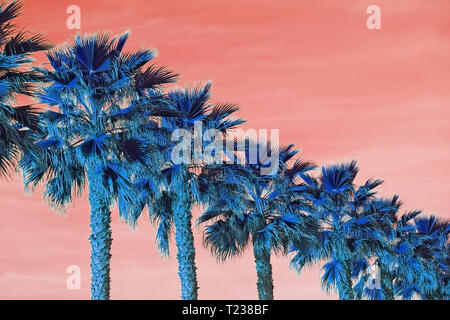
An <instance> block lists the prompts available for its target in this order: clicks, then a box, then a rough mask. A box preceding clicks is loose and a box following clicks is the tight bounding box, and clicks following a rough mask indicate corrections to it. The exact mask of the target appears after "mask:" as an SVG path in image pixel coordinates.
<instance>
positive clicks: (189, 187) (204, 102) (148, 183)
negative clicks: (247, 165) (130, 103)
mask: <svg viewBox="0 0 450 320" xmlns="http://www.w3.org/2000/svg"><path fill="white" fill-rule="evenodd" d="M210 89H211V83H207V84H206V85H204V86H200V87H194V88H193V89H189V88H186V89H178V88H176V89H173V90H171V91H170V92H169V93H168V98H169V100H170V101H171V104H172V107H173V109H174V110H176V111H177V112H179V115H178V116H176V117H163V118H162V122H161V123H160V124H159V125H158V124H154V123H153V124H151V125H149V126H148V128H149V129H150V130H152V131H156V132H157V134H158V135H159V138H160V139H159V146H160V148H161V149H163V150H165V152H166V161H165V162H164V163H161V165H160V166H159V167H158V168H159V169H160V170H159V172H155V170H154V169H155V168H152V171H151V172H147V175H146V177H145V178H144V179H140V180H139V181H137V182H136V186H137V189H138V190H140V191H141V197H140V201H139V203H140V205H139V206H138V207H137V208H138V209H137V212H136V214H135V218H136V219H137V218H138V217H139V215H140V214H141V212H142V210H143V209H144V207H145V206H146V205H147V206H148V211H149V217H150V219H151V221H152V222H154V223H156V224H157V225H158V232H157V236H156V241H157V243H158V247H159V249H160V251H161V253H162V254H163V255H169V240H170V236H171V233H172V231H173V229H174V231H175V242H176V246H177V261H178V275H179V277H180V282H181V298H182V299H183V300H194V299H197V297H198V285H197V275H196V266H195V247H194V237H193V233H192V226H191V220H192V213H191V210H192V206H193V205H194V204H199V203H200V201H201V200H200V190H199V188H198V182H197V175H196V171H198V168H199V167H200V166H201V165H202V163H204V162H205V158H204V157H203V153H202V152H200V154H198V153H196V150H195V146H194V147H192V146H191V145H189V146H187V148H188V149H189V151H188V153H190V154H197V158H196V159H194V161H195V162H194V163H192V162H182V163H178V162H174V161H173V157H172V153H173V152H175V151H174V150H175V143H174V141H171V138H170V137H171V136H172V134H173V133H174V132H176V130H185V131H184V132H187V133H189V135H195V134H197V133H195V126H196V125H199V124H201V126H202V128H203V129H204V130H205V131H206V130H209V129H216V130H220V131H221V132H223V133H226V131H227V130H230V129H233V128H235V127H236V126H238V125H240V124H242V123H243V122H244V121H243V120H241V119H231V118H230V117H231V116H232V115H233V114H234V113H235V112H236V111H238V109H239V108H238V107H237V106H236V105H234V104H230V103H223V104H215V105H213V104H211V103H210V102H209V99H210V95H211V93H210ZM201 134H203V132H202V133H201ZM200 139H201V137H200ZM201 140H202V141H201V145H200V147H201V148H202V149H203V148H205V141H203V139H201ZM190 142H191V141H189V143H190ZM140 176H141V177H142V174H141V175H140Z"/></svg>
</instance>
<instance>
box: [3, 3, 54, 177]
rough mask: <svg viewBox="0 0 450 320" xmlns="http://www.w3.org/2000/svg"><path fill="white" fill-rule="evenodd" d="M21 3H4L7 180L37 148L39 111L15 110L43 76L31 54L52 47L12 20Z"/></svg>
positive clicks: (4, 126) (4, 172)
mask: <svg viewBox="0 0 450 320" xmlns="http://www.w3.org/2000/svg"><path fill="white" fill-rule="evenodd" d="M21 10H22V3H21V2H19V1H12V2H7V1H5V2H2V3H1V4H0V101H1V102H0V176H3V177H6V176H8V175H9V173H10V170H11V169H12V168H14V166H15V164H16V162H17V160H18V159H19V158H20V154H22V153H23V152H26V151H27V150H28V149H30V148H33V137H34V135H35V134H36V132H37V131H38V130H39V125H38V123H39V120H38V109H37V108H35V107H34V106H32V105H23V106H18V107H13V104H14V103H15V99H16V98H18V97H20V96H32V95H33V92H34V84H36V83H38V82H40V81H42V80H43V79H42V77H41V76H40V75H39V74H38V73H37V72H35V71H33V70H31V68H30V67H31V66H30V64H31V63H32V62H33V59H32V57H31V55H32V54H33V53H35V52H38V51H43V50H47V49H49V48H50V46H49V45H48V44H47V43H46V41H45V40H44V38H43V37H42V36H40V35H32V34H29V33H28V32H26V31H23V30H21V29H18V28H17V27H16V26H15V25H14V24H13V23H12V22H11V21H12V20H13V19H14V18H16V17H17V16H18V15H20V13H21Z"/></svg>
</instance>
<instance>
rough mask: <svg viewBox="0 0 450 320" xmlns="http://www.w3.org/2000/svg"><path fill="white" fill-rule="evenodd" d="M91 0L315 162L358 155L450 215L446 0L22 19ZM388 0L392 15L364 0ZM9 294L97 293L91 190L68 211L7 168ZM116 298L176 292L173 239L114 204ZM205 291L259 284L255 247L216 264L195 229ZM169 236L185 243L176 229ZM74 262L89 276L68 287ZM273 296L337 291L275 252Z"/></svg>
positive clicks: (40, 26) (368, 173)
mask: <svg viewBox="0 0 450 320" xmlns="http://www.w3.org/2000/svg"><path fill="white" fill-rule="evenodd" d="M72 4H76V5H78V6H80V7H81V18H82V25H81V31H82V32H95V31H98V30H109V31H112V32H114V33H119V32H123V31H126V30H131V36H130V39H129V43H128V47H127V49H137V48H139V47H141V46H146V47H149V46H151V47H154V48H157V49H158V51H159V57H158V61H159V62H160V63H163V64H165V65H167V66H168V67H169V68H171V69H172V70H175V71H176V72H179V73H180V74H181V78H180V83H181V84H184V83H187V82H192V81H200V80H209V79H211V80H213V81H214V85H213V94H214V99H215V100H219V101H228V100H230V101H232V102H236V103H238V104H240V105H241V107H242V110H241V111H240V115H241V116H242V117H244V118H246V119H248V123H247V124H246V127H248V128H250V127H252V128H266V129H280V137H281V142H282V143H290V142H295V143H296V145H297V147H299V148H301V149H302V150H303V155H304V157H305V158H307V159H313V160H315V161H316V162H317V163H319V164H327V163H331V162H335V161H344V160H350V159H357V160H358V163H359V165H360V168H361V170H360V178H359V179H360V180H359V181H362V180H365V179H367V178H370V177H377V178H383V179H385V180H386V182H385V184H384V185H383V186H382V187H381V188H380V190H381V191H382V192H383V194H384V195H386V196H388V195H392V194H394V193H398V194H399V195H400V197H401V199H402V200H403V202H404V210H406V209H423V210H424V211H425V212H427V213H434V214H438V215H441V216H445V217H447V218H450V213H449V211H448V208H449V207H450V200H449V199H450V197H449V195H448V194H449V186H450V179H449V178H450V169H449V160H450V149H449V138H450V129H449V123H448V121H449V119H450V108H449V105H450V104H449V102H450V92H449V89H450V88H449V83H450V82H449V80H450V79H449V74H450V73H449V71H450V55H449V52H450V42H449V41H448V40H449V38H450V20H449V16H448V13H449V9H450V2H449V1H447V0H433V1H427V0H420V1H419V0H408V1H406V0H396V1H386V0H383V1H382V0H376V1H375V0H371V1H366V0H360V1H357V0H353V1H350V0H349V1H331V0H328V1H327V0H320V1H319V0H315V1H313V0H310V1H300V0H295V1H287V0H280V1H273V0H271V1H266V0H264V1H263V0H255V1H250V0H240V1H225V0H223V1H218V0H216V1H212V0H198V1H191V0H183V1H173V0H172V1H169V0H164V1H159V0H152V1H144V0H142V1H138V0H128V1H122V0H96V1H92V0H70V1H68V0H59V1H54V0H51V1H46V0H39V1H37V0H27V1H25V6H24V14H23V16H22V17H20V19H18V23H19V24H20V25H22V26H25V27H26V28H27V29H29V30H33V31H35V32H43V33H44V34H45V35H46V36H47V37H48V38H49V39H50V40H51V42H52V43H54V44H58V43H62V42H65V41H69V40H70V39H71V37H72V36H73V35H74V34H75V33H76V31H74V30H68V29H67V28H66V19H67V17H68V14H66V8H67V7H68V6H69V5H72ZM371 4H377V5H378V6H380V8H381V24H382V29H381V30H368V29H367V28H366V18H367V17H368V15H367V14H366V13H365V11H366V8H367V7H368V6H369V5H371ZM0 205H1V207H0V211H1V218H2V220H1V221H2V222H1V225H0V261H1V262H0V298H1V299H88V298H89V278H90V276H89V250H90V249H89V241H88V236H89V213H88V210H89V205H88V203H87V199H86V197H85V196H84V197H83V198H81V199H77V200H76V201H75V202H74V205H73V206H72V207H71V208H70V210H69V212H68V215H67V216H66V217H61V216H58V215H57V214H55V213H52V211H51V210H50V208H49V207H48V205H46V204H44V203H43V202H42V192H41V190H38V191H36V192H35V193H34V194H33V195H31V196H30V195H24V192H23V186H22V185H21V180H20V178H14V179H12V180H11V181H8V182H6V181H0ZM113 214H114V216H113V226H112V229H113V238H114V241H113V247H112V272H111V277H112V284H111V285H112V291H111V297H112V298H113V299H178V298H179V293H178V292H179V284H178V277H177V274H176V272H177V270H176V260H175V255H174V253H175V248H174V246H172V253H173V256H172V258H170V259H165V260H162V259H160V257H159V255H158V253H157V250H156V248H155V245H154V237H155V230H154V229H153V228H152V227H151V226H150V225H149V222H148V221H147V219H146V217H145V216H143V217H142V218H144V219H142V220H141V223H140V225H139V226H138V228H137V230H136V231H130V230H129V228H128V227H127V226H126V225H124V224H123V223H122V222H119V221H118V215H117V212H116V211H114V212H113ZM195 237H196V243H197V248H198V249H197V267H198V280H199V286H200V293H199V296H200V298H201V299H256V298H257V294H256V285H255V281H256V274H255V270H254V263H253V259H252V256H251V254H250V252H247V254H245V255H244V256H243V257H242V258H239V259H236V260H234V261H232V262H230V263H227V264H217V263H216V262H215V260H214V259H213V258H212V257H210V255H209V253H208V251H207V250H206V249H204V248H203V247H202V245H201V234H200V232H199V231H198V230H197V231H196V233H195ZM172 245H174V244H173V243H172ZM69 265H79V266H80V267H81V271H82V286H81V290H68V289H67V288H66V278H67V276H68V275H67V274H66V268H67V267H68V266H69ZM274 281H275V297H276V298H278V299H311V298H312V299H316V298H317V299H327V298H328V299H329V298H335V297H336V296H335V295H331V296H327V295H325V294H324V293H323V292H322V291H321V289H320V285H319V269H318V268H317V267H313V268H309V269H306V270H305V271H304V272H303V273H302V274H301V275H300V276H297V275H296V274H295V273H294V272H292V271H290V270H289V267H288V259H287V258H285V257H278V258H275V259H274Z"/></svg>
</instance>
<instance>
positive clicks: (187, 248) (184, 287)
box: [172, 178, 198, 300]
mask: <svg viewBox="0 0 450 320" xmlns="http://www.w3.org/2000/svg"><path fill="white" fill-rule="evenodd" d="M186 180H187V179H183V178H181V179H179V180H178V181H176V183H175V185H174V186H175V187H176V190H174V197H175V199H174V200H175V201H173V203H172V210H173V215H174V217H173V221H174V225H175V241H176V245H177V261H178V275H179V277H180V282H181V299H182V300H196V299H197V291H198V286H197V271H196V270H197V267H196V266H195V247H194V236H193V234H192V227H191V220H192V214H191V201H190V190H189V186H188V184H187V182H186Z"/></svg>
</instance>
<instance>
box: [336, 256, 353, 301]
mask: <svg viewBox="0 0 450 320" xmlns="http://www.w3.org/2000/svg"><path fill="white" fill-rule="evenodd" d="M351 265H352V264H351V262H347V261H344V262H343V263H342V267H343V269H344V270H343V279H342V280H341V281H340V282H339V288H338V290H339V300H353V299H354V298H355V296H354V294H353V282H352V270H351Z"/></svg>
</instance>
